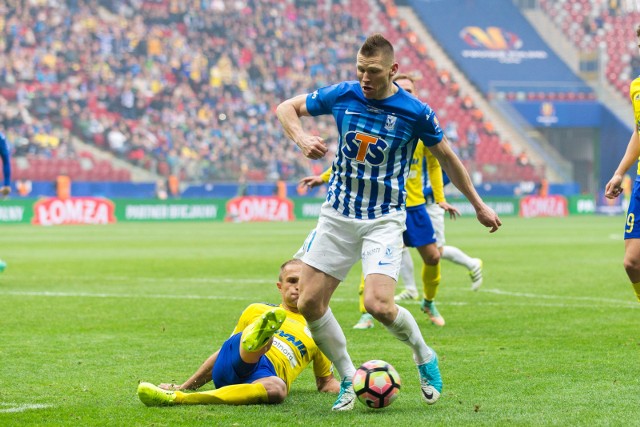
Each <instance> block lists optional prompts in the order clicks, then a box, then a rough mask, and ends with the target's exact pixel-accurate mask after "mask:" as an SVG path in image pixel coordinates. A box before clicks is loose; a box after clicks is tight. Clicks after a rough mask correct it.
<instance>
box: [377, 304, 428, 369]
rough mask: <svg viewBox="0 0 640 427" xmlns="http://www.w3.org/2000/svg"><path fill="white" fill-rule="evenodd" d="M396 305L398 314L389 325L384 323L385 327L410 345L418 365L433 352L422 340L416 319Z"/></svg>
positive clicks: (426, 359)
mask: <svg viewBox="0 0 640 427" xmlns="http://www.w3.org/2000/svg"><path fill="white" fill-rule="evenodd" d="M396 307H398V316H397V317H396V320H394V321H393V323H391V324H390V325H389V326H386V325H385V326H386V328H387V329H388V330H389V332H391V335H393V336H394V337H396V338H398V339H399V340H400V341H402V342H404V343H405V344H407V345H408V346H409V347H411V349H412V350H413V360H415V362H416V363H417V364H418V365H421V364H423V363H426V362H429V361H430V360H431V359H432V358H433V355H434V354H435V353H434V351H433V350H432V349H431V348H430V347H429V346H428V345H427V343H425V342H424V338H422V333H420V328H419V327H418V323H417V322H416V319H415V318H414V317H413V316H412V315H411V313H409V310H407V309H406V308H404V307H400V306H398V305H396Z"/></svg>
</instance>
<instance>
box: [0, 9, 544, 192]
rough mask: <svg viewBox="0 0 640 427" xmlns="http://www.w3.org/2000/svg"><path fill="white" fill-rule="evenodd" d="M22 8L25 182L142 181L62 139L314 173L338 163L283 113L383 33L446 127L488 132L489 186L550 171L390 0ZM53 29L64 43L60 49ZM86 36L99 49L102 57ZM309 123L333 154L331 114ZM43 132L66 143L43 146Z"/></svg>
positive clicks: (172, 163)
mask: <svg viewBox="0 0 640 427" xmlns="http://www.w3.org/2000/svg"><path fill="white" fill-rule="evenodd" d="M187 5H188V7H187ZM21 7H24V8H28V9H29V13H16V14H14V15H9V16H7V22H6V28H7V31H9V32H10V33H11V37H10V40H9V48H8V49H5V51H4V52H2V53H0V57H1V59H2V61H0V103H1V104H4V105H5V106H7V107H8V108H5V109H4V110H0V111H4V112H2V113H0V114H1V115H2V118H3V122H4V123H5V124H6V127H7V132H8V134H9V135H8V136H9V139H10V140H11V141H20V143H19V144H16V153H15V155H16V156H18V157H24V158H25V159H26V160H25V162H23V163H22V164H21V165H22V166H23V167H20V165H18V166H17V168H16V170H17V172H16V173H17V174H19V175H16V176H28V177H30V179H34V180H35V179H36V178H38V180H40V179H42V180H49V179H52V176H55V174H59V173H61V172H63V171H64V172H66V173H68V174H69V175H70V176H71V178H72V179H76V180H77V179H87V180H127V179H130V174H129V173H128V171H125V170H114V168H113V167H111V165H110V164H109V165H107V164H105V163H103V162H101V161H96V160H94V159H90V158H86V157H84V158H83V157H81V155H80V154H79V153H75V152H74V150H73V147H72V146H71V144H70V142H69V138H68V134H67V135H66V137H65V136H64V134H63V133H62V132H63V131H64V132H67V133H68V132H71V133H73V135H75V136H76V137H79V138H80V139H81V140H82V141H84V142H86V143H89V144H93V145H95V146H96V147H97V148H100V149H102V150H105V151H109V152H111V153H112V154H113V155H114V156H116V157H118V158H120V159H122V160H125V161H128V162H131V163H132V164H135V165H137V166H141V167H144V168H148V169H149V170H151V171H153V172H156V173H158V174H160V175H163V176H167V175H170V174H172V175H176V176H178V177H179V178H180V179H181V180H184V181H211V180H238V179H245V180H275V179H287V180H295V179H297V178H300V177H301V176H304V175H307V174H311V173H315V172H316V171H318V170H322V169H323V168H325V167H326V166H327V165H328V160H324V161H314V162H312V161H309V160H307V159H305V158H304V157H303V156H302V155H301V154H300V153H299V152H298V150H297V148H296V147H295V146H294V145H293V144H292V143H291V142H289V141H288V140H287V139H286V137H285V136H284V135H283V133H282V130H281V128H280V126H279V125H278V123H277V120H276V119H275V115H274V114H273V112H274V109H275V107H276V106H277V104H278V103H279V102H280V101H281V100H283V99H286V98H288V97H291V96H294V95H296V94H299V93H305V92H308V91H310V90H312V89H315V88H317V87H320V86H324V85H327V84H330V83H332V82H335V81H340V80H345V79H352V78H354V77H355V76H354V69H353V56H354V53H355V51H356V50H357V47H358V46H359V45H360V43H361V42H362V40H363V34H368V33H371V32H377V31H379V32H383V33H385V35H387V36H388V37H389V38H390V39H391V41H392V42H394V44H395V45H396V47H397V49H398V57H399V58H400V63H401V69H402V70H407V71H409V70H421V71H422V75H423V80H422V81H420V82H419V86H421V87H422V88H423V92H422V93H421V96H422V95H425V99H427V100H428V102H429V103H430V104H431V105H432V106H433V107H434V109H435V110H436V111H437V112H438V114H439V116H440V118H441V121H442V122H443V123H446V122H450V121H451V122H456V123H457V125H458V134H459V135H460V137H461V139H464V138H466V134H467V130H468V129H469V128H470V127H471V125H474V126H476V127H478V129H479V143H478V145H477V150H475V153H474V154H473V155H471V156H470V157H468V158H464V161H465V164H467V166H468V167H469V168H470V169H471V170H472V171H478V172H481V173H482V174H483V176H484V179H485V180H487V181H491V180H499V181H504V180H508V181H518V180H521V179H525V178H526V179H529V178H530V179H533V180H538V179H539V178H540V176H541V171H542V169H539V168H536V167H528V168H523V167H522V166H520V165H518V164H517V163H516V159H515V156H514V154H513V153H511V152H509V151H505V150H504V148H501V147H503V146H504V145H505V142H504V141H502V140H501V139H500V137H499V136H497V135H494V134H493V132H491V131H489V128H490V123H488V122H486V120H484V119H483V118H482V117H481V113H480V112H479V111H476V112H477V113H480V116H478V115H476V113H474V109H473V108H472V109H464V108H463V107H461V104H462V98H463V97H464V94H460V93H459V87H458V85H457V83H456V82H455V81H452V80H451V79H449V81H448V82H441V77H442V75H444V74H446V72H447V70H441V69H438V68H437V67H436V65H435V64H434V63H433V60H431V59H430V58H429V56H428V52H427V49H426V47H425V46H423V45H422V44H421V43H420V42H419V40H418V39H417V37H416V35H415V34H414V33H413V32H411V31H410V29H408V28H407V26H406V23H405V22H403V21H402V20H401V19H399V17H398V13H397V8H396V5H395V3H394V2H393V1H392V0H383V1H378V0H353V1H350V2H336V1H332V0H321V1H318V2H299V1H296V2H282V1H279V0H261V1H255V0H245V1H237V2H183V3H182V2H170V1H168V0H153V1H152V0H144V1H142V2H137V3H133V2H129V1H124V0H120V1H114V2H103V1H99V0H86V1H84V2H79V3H75V2H57V3H53V4H48V5H47V6H44V5H41V3H38V2H34V3H29V4H25V5H23V6H21ZM17 12H23V11H17ZM40 14H44V15H46V16H48V17H49V18H50V19H49V20H48V21H47V24H46V25H43V24H42V23H38V25H36V22H35V19H36V17H37V16H38V15H40ZM18 17H20V19H19V18H18ZM257 20H259V21H260V22H261V25H260V26H256V25H255V22H256V21H257ZM115 21H117V22H119V23H120V28H119V29H117V30H116V29H115V28H114V27H113V25H111V24H110V23H111V22H115ZM71 28H73V31H70V29H71ZM36 32H37V34H36ZM53 34H57V35H60V34H62V35H63V36H62V38H60V37H58V38H56V37H53V39H55V40H56V41H55V42H54V43H49V42H48V40H51V39H52V35H53ZM88 39H92V40H95V41H96V42H95V43H94V45H92V48H91V49H87V47H86V46H87V43H86V42H85V40H88ZM17 64H19V65H20V67H18V66H17ZM425 64H426V65H427V67H425ZM25 118H27V119H25ZM305 125H306V126H308V128H309V129H310V130H311V131H312V132H314V133H315V134H318V135H321V136H322V137H324V138H325V140H327V141H328V142H329V143H330V146H331V150H335V141H336V139H337V134H336V130H335V129H334V128H335V126H334V125H333V120H332V119H331V118H330V117H328V118H326V117H325V118H322V119H320V120H309V121H306V122H305ZM43 129H44V132H45V135H46V136H47V138H48V137H50V136H51V135H53V136H54V137H56V138H58V139H57V141H58V144H59V145H56V146H53V144H48V145H47V144H43V143H41V142H40V143H39V142H38V141H36V139H35V138H34V137H33V135H34V134H36V133H38V132H43ZM58 136H59V137H58ZM45 140H48V139H45ZM506 145H508V144H506ZM18 146H19V147H18ZM328 157H331V156H328ZM107 163H109V162H107ZM487 165H488V166H487ZM507 169H508V171H509V172H505V171H506V170H507ZM511 171H512V172H511Z"/></svg>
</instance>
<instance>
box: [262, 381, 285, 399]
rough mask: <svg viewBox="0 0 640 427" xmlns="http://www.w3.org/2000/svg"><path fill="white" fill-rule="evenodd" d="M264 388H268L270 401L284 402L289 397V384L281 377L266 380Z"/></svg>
mask: <svg viewBox="0 0 640 427" xmlns="http://www.w3.org/2000/svg"><path fill="white" fill-rule="evenodd" d="M263 385H264V388H265V389H266V390H267V398H268V399H269V403H282V402H284V400H285V399H286V397H287V386H286V384H285V383H284V381H282V380H280V379H274V380H273V381H266V382H264V383H263Z"/></svg>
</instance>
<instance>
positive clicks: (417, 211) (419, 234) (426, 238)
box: [402, 205, 436, 248]
mask: <svg viewBox="0 0 640 427" xmlns="http://www.w3.org/2000/svg"><path fill="white" fill-rule="evenodd" d="M402 238H403V240H404V244H405V246H409V247H410V248H418V247H420V246H424V245H428V244H431V243H435V242H436V233H435V231H434V230H433V224H431V218H429V214H428V213H427V208H426V206H425V205H419V206H411V207H410V208H407V229H406V230H405V231H404V233H403V234H402Z"/></svg>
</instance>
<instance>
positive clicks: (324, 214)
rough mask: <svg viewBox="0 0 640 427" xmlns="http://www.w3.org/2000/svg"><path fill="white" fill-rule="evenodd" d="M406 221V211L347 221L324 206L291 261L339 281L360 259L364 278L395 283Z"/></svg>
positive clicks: (326, 204)
mask: <svg viewBox="0 0 640 427" xmlns="http://www.w3.org/2000/svg"><path fill="white" fill-rule="evenodd" d="M405 219H406V212H405V211H395V212H391V213H388V214H387V215H384V216H382V217H380V218H376V219H355V218H349V217H346V216H344V215H341V214H340V213H338V212H337V211H336V210H335V209H334V208H333V207H331V205H329V204H328V203H326V202H325V203H323V204H322V208H321V209H320V217H319V218H318V225H317V226H316V228H315V229H314V230H312V231H311V233H309V235H308V236H307V239H306V240H305V242H304V244H303V245H302V247H301V248H300V250H299V251H298V252H297V253H296V254H295V255H294V257H295V258H299V259H301V260H302V261H303V262H304V263H305V264H307V265H310V266H312V267H315V268H317V269H318V270H320V271H322V272H323V273H326V274H328V275H330V276H333V277H335V278H336V279H338V280H340V281H343V280H344V279H345V277H347V274H348V273H349V270H351V267H352V266H353V264H355V263H356V261H358V259H361V260H362V272H363V274H364V277H367V275H369V274H372V273H378V274H384V275H386V276H389V277H391V278H393V279H394V280H396V281H397V280H398V273H399V271H400V263H401V261H402V247H403V242H402V232H403V231H404V229H405Z"/></svg>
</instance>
